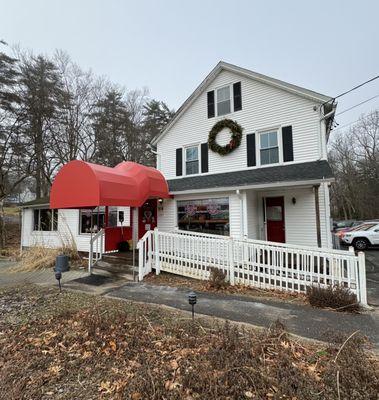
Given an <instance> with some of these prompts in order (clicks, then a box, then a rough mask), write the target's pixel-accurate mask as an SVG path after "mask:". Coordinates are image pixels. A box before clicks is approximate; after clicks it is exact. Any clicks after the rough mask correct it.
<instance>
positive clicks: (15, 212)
mask: <svg viewBox="0 0 379 400" xmlns="http://www.w3.org/2000/svg"><path fill="white" fill-rule="evenodd" d="M3 210H4V215H7V216H12V217H18V216H19V215H20V208H19V207H17V206H12V207H11V206H10V207H4V208H3Z"/></svg>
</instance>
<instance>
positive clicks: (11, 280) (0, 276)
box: [0, 260, 88, 287]
mask: <svg viewBox="0 0 379 400" xmlns="http://www.w3.org/2000/svg"><path fill="white" fill-rule="evenodd" d="M14 266H15V263H14V262H10V261H4V260H1V261H0V287H6V286H13V285H23V284H25V285H26V284H29V283H31V284H43V285H47V286H48V285H57V284H58V282H57V280H56V279H55V274H54V271H53V269H44V270H40V271H32V272H15V271H13V267H14ZM87 275H88V273H87V272H86V271H85V270H72V271H68V272H65V273H64V274H62V280H61V282H62V284H63V285H64V284H65V283H66V282H69V281H71V280H73V279H78V278H80V277H83V276H87Z"/></svg>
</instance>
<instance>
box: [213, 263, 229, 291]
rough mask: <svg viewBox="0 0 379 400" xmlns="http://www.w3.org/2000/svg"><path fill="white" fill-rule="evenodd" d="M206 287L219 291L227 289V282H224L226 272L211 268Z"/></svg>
mask: <svg viewBox="0 0 379 400" xmlns="http://www.w3.org/2000/svg"><path fill="white" fill-rule="evenodd" d="M208 286H209V288H210V289H215V290H221V289H225V288H227V287H228V286H230V285H229V282H227V281H226V272H224V271H222V270H221V269H218V268H212V269H211V273H210V276H209V281H208Z"/></svg>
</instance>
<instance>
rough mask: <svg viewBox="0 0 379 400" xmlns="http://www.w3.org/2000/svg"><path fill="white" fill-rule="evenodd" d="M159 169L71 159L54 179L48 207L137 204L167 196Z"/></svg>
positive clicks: (134, 205)
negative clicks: (109, 164) (105, 164)
mask: <svg viewBox="0 0 379 400" xmlns="http://www.w3.org/2000/svg"><path fill="white" fill-rule="evenodd" d="M168 197H170V195H169V193H168V186H167V182H166V180H165V178H164V176H163V175H162V173H161V172H160V171H158V170H157V169H155V168H152V167H146V166H144V165H141V164H137V163H135V162H131V161H126V162H122V163H120V164H118V165H116V166H115V167H114V168H110V167H104V166H102V165H97V164H91V163H88V162H84V161H78V160H74V161H70V162H69V163H68V164H66V165H64V166H63V167H62V168H61V170H60V171H59V172H58V174H57V176H56V177H55V179H54V182H53V185H52V188H51V193H50V208H94V207H98V206H129V207H140V206H142V205H143V204H144V203H145V202H146V200H147V199H149V198H168Z"/></svg>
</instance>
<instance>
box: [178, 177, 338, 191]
mask: <svg viewBox="0 0 379 400" xmlns="http://www.w3.org/2000/svg"><path fill="white" fill-rule="evenodd" d="M334 181H335V178H324V177H323V178H321V179H312V180H308V181H287V182H286V181H279V182H272V183H265V184H257V185H245V186H228V187H225V186H223V187H208V188H203V189H197V188H194V189H188V190H173V191H170V194H171V195H181V194H193V193H207V192H231V191H237V190H247V189H270V188H272V189H278V188H281V187H286V188H287V187H289V186H305V187H306V186H313V185H316V184H320V183H323V182H334Z"/></svg>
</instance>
